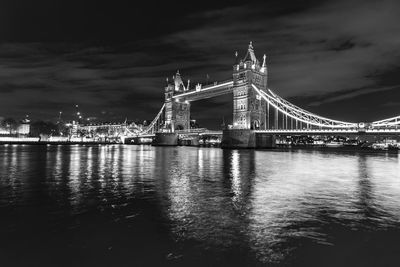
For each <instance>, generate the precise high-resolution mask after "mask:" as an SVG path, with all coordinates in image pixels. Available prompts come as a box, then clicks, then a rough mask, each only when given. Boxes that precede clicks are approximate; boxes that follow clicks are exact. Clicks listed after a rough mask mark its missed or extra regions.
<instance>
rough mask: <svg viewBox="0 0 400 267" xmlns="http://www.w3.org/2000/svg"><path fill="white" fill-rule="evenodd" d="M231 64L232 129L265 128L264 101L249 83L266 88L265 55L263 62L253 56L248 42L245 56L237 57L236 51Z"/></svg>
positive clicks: (252, 49)
mask: <svg viewBox="0 0 400 267" xmlns="http://www.w3.org/2000/svg"><path fill="white" fill-rule="evenodd" d="M235 56H236V61H235V64H234V65H233V129H249V130H265V129H266V102H265V101H262V99H261V97H260V96H258V95H257V93H256V92H255V91H254V89H253V88H252V87H251V84H254V85H256V86H257V87H258V88H260V89H264V90H266V89H267V76H268V73H267V66H266V62H265V60H266V57H265V55H264V57H263V63H262V65H260V62H259V61H258V59H257V58H256V56H255V53H254V48H253V44H252V42H250V44H249V47H248V50H247V53H246V56H245V57H244V58H243V59H239V57H238V53H237V52H236V54H235Z"/></svg>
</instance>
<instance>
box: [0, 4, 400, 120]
mask: <svg viewBox="0 0 400 267" xmlns="http://www.w3.org/2000/svg"><path fill="white" fill-rule="evenodd" d="M22 2H24V1H22ZM2 5H4V6H3V7H2V8H1V10H2V11H3V12H4V11H5V10H6V11H7V14H6V15H7V16H6V15H4V16H2V19H3V20H4V21H3V23H2V24H3V25H13V31H9V30H8V29H7V26H3V27H2V28H1V29H0V33H1V37H0V38H1V44H0V46H1V49H0V60H1V62H2V63H1V64H0V65H1V66H0V67H1V72H0V76H1V77H0V94H1V97H0V116H2V117H24V116H25V114H30V117H31V118H43V119H52V118H57V116H58V114H59V111H60V110H62V111H63V114H70V113H71V114H73V112H74V108H75V105H76V104H79V106H80V107H81V110H82V112H83V113H85V116H88V117H96V116H98V117H100V116H101V117H103V118H104V119H105V120H113V119H119V120H121V119H124V118H126V117H127V118H129V119H130V120H135V119H139V120H144V119H151V118H153V117H154V116H155V115H156V113H157V111H158V110H159V108H160V107H161V105H162V102H163V97H164V96H163V90H164V86H165V79H166V77H170V79H171V78H172V75H174V74H175V72H176V70H178V69H179V70H180V72H181V74H182V76H183V78H184V80H185V82H186V81H187V79H190V80H191V84H192V86H194V85H195V84H196V83H197V82H203V83H204V82H206V80H207V78H206V77H207V75H208V77H209V82H213V81H221V80H226V79H230V78H231V77H232V65H233V62H234V58H235V57H234V53H235V51H238V53H239V57H243V56H244V54H245V52H246V49H247V45H248V42H249V41H253V44H254V48H255V53H256V56H257V57H258V58H259V59H261V58H262V55H263V54H264V53H266V54H267V64H268V71H269V77H268V79H269V86H270V87H271V88H272V89H274V90H275V91H276V92H278V93H279V94H280V95H281V96H283V97H285V98H286V99H289V100H291V102H293V103H295V104H297V105H299V106H301V107H304V108H306V109H308V110H310V111H312V112H315V113H317V114H321V115H325V116H329V117H331V118H334V119H344V120H346V121H355V122H358V121H372V120H377V119H382V118H385V117H388V116H393V115H397V114H398V111H397V110H398V109H399V107H400V102H398V101H396V98H398V96H399V92H397V91H398V88H399V84H400V83H399V78H398V75H397V73H398V72H399V63H398V59H399V56H400V51H399V49H398V44H399V43H400V40H399V39H398V38H396V36H400V35H399V34H398V33H400V27H399V26H398V25H397V23H396V20H397V17H396V16H397V13H398V11H399V9H400V6H399V4H398V3H396V2H395V1H384V2H380V3H379V4H378V3H377V2H375V1H363V2H361V1H351V2H349V1H339V2H335V3H327V2H315V1H302V2H296V3H290V2H283V3H281V2H278V1H269V2H267V3H263V2H257V1H255V2H249V3H246V4H244V3H241V2H235V4H234V5H233V4H232V2H229V5H228V3H225V2H218V3H213V4H212V3H204V4H203V5H202V6H189V5H182V4H181V5H178V4H177V3H169V4H162V5H161V6H159V7H158V8H152V7H151V6H150V5H149V4H145V3H141V4H139V5H138V4H135V5H132V6H124V5H122V4H121V5H113V6H108V5H106V3H102V2H96V4H95V5H93V6H91V5H90V2H86V3H85V4H81V5H80V6H77V5H73V3H66V2H65V3H63V5H61V6H57V7H56V6H54V5H51V4H50V3H46V1H44V2H42V3H41V4H37V5H36V4H35V5H34V6H29V5H30V4H29V2H28V1H25V3H24V4H23V5H22V6H23V7H24V8H21V7H17V6H15V5H13V4H11V3H8V4H7V3H6V2H4V3H2ZM60 7H62V8H60ZM150 10H151V12H150ZM131 11H132V13H130V12H131ZM104 18H108V19H104ZM49 20H51V21H53V22H54V23H48V21H49ZM143 25H146V27H143ZM338 107H340V108H338ZM372 107H373V108H372ZM70 111H71V112H70ZM216 112H218V114H220V115H219V116H220V118H216V116H213V114H215V113H216ZM192 115H193V118H194V119H197V121H198V122H199V123H200V125H202V126H206V127H210V128H216V127H217V126H218V125H220V124H221V122H222V117H224V118H225V120H229V119H231V116H232V101H231V96H224V97H222V98H216V99H210V100H204V101H202V102H201V103H199V104H198V103H194V104H193V107H192Z"/></svg>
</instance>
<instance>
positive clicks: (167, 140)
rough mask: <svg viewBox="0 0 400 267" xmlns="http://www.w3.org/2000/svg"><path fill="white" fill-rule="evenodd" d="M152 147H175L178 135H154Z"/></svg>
mask: <svg viewBox="0 0 400 267" xmlns="http://www.w3.org/2000/svg"><path fill="white" fill-rule="evenodd" d="M152 145H153V146H177V145H178V134H177V133H156V136H155V138H154V141H153V143H152Z"/></svg>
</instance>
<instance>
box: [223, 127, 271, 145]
mask: <svg viewBox="0 0 400 267" xmlns="http://www.w3.org/2000/svg"><path fill="white" fill-rule="evenodd" d="M275 146H276V143H275V135H271V134H266V133H256V132H255V131H253V130H248V129H230V130H224V131H223V133H222V142H221V148H274V147H275Z"/></svg>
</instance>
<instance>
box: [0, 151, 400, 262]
mask: <svg viewBox="0 0 400 267" xmlns="http://www.w3.org/2000/svg"><path fill="white" fill-rule="evenodd" d="M0 236H1V238H0V240H1V242H0V265H1V266H396V264H395V263H396V261H397V260H398V256H399V255H400V246H399V243H400V157H399V156H398V154H397V153H387V152H380V153H372V152H365V151H360V152H357V151H341V150H329V149H328V150H311V149H303V150H302V149H298V150H287V151H282V150H224V149H220V148H197V147H152V146H133V145H99V146H83V145H70V146H68V145H47V146H46V145H0Z"/></svg>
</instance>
